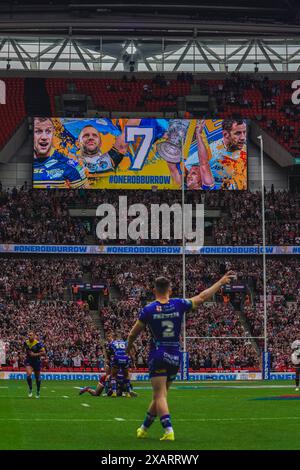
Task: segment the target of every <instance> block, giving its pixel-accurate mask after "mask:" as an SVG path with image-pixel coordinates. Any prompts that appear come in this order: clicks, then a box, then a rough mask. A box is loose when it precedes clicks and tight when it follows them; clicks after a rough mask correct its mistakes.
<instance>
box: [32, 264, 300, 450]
mask: <svg viewBox="0 0 300 470" xmlns="http://www.w3.org/2000/svg"><path fill="white" fill-rule="evenodd" d="M235 277H236V274H235V273H234V272H233V271H229V272H227V273H226V274H225V275H224V276H223V277H222V278H221V279H220V280H219V281H217V282H216V283H215V284H213V285H212V286H211V287H209V288H208V289H206V290H204V291H203V292H201V293H199V294H198V295H196V296H194V297H192V298H191V299H181V298H171V285H170V281H169V280H168V279H166V278H165V277H159V278H157V279H156V281H155V288H154V295H155V301H154V302H151V303H150V304H148V305H146V306H145V307H144V308H143V309H141V311H140V313H139V318H138V320H137V321H136V323H135V324H134V326H133V328H132V330H131V331H130V334H129V337H128V340H127V341H125V340H123V339H116V337H114V338H113V339H112V341H111V342H110V343H109V345H108V348H107V358H108V361H109V362H108V364H107V366H106V371H105V375H103V376H102V377H101V378H100V381H99V383H98V385H97V387H96V389H94V388H91V387H84V388H82V389H81V390H80V392H79V394H80V395H82V394H83V393H86V392H88V393H89V394H90V395H93V396H100V395H101V394H102V395H106V396H110V397H112V398H116V397H117V396H125V397H128V398H131V397H135V396H137V394H136V393H135V392H134V391H133V389H132V384H131V381H130V367H131V357H132V354H133V351H134V342H135V340H136V339H137V337H138V336H139V335H140V334H141V333H142V331H144V330H145V329H146V328H147V329H148V332H149V334H150V336H151V344H150V352H149V357H148V367H149V376H150V379H151V384H152V390H153V397H152V401H151V403H150V405H149V407H148V410H147V412H146V416H145V419H144V421H143V423H142V425H141V426H140V427H139V428H138V429H137V437H138V438H139V439H144V438H146V437H147V433H148V431H149V428H150V427H151V425H152V424H153V423H154V421H155V419H156V418H157V417H159V419H160V422H161V425H162V427H163V430H164V434H163V436H162V438H161V440H167V441H173V440H174V439H175V436H174V430H173V427H172V423H171V417H170V413H169V407H168V402H167V395H168V390H169V388H170V385H171V384H172V382H173V380H174V379H175V378H176V376H177V373H178V371H179V367H180V334H181V327H182V322H183V318H184V315H185V314H186V313H188V312H189V311H191V310H193V309H197V308H198V307H199V306H200V305H201V304H202V303H203V302H206V301H207V300H209V299H210V298H211V297H212V296H213V295H214V294H215V293H217V292H218V291H219V290H220V289H221V288H222V286H223V285H225V284H228V283H230V282H231V281H232V280H233V279H234V278H235ZM25 349H26V353H27V359H26V371H27V382H28V386H29V397H32V378H31V376H32V372H33V371H34V373H35V378H36V384H37V395H36V396H37V398H38V397H39V395H40V385H41V380H40V369H41V356H43V355H45V348H44V346H43V345H42V344H41V343H40V342H39V341H37V339H36V338H35V334H34V332H30V333H29V337H28V339H27V341H26V342H25ZM292 350H293V354H292V363H293V364H294V365H295V367H296V391H298V390H299V376H300V341H298V340H296V341H294V343H293V344H292Z"/></svg>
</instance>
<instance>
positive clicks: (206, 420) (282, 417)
mask: <svg viewBox="0 0 300 470" xmlns="http://www.w3.org/2000/svg"><path fill="white" fill-rule="evenodd" d="M81 405H82V406H90V405H87V404H86V403H81ZM286 420H287V421H289V420H291V421H297V420H300V416H298V417H297V416H285V417H284V416H279V417H259V418H251V417H248V418H194V419H186V418H183V419H180V418H179V419H176V422H178V421H180V422H184V423H190V422H210V421H211V422H214V421H216V422H222V421H224V422H226V421H230V422H231V421H286ZM0 421H28V418H0ZM31 421H36V422H40V421H41V422H43V421H45V422H48V421H58V422H60V421H63V422H64V421H72V422H74V423H76V422H97V423H102V422H103V423H107V422H114V421H115V418H114V419H97V418H86V419H85V418H31ZM126 421H127V422H129V421H130V422H134V423H136V422H137V423H139V422H140V421H141V419H140V418H139V419H126Z"/></svg>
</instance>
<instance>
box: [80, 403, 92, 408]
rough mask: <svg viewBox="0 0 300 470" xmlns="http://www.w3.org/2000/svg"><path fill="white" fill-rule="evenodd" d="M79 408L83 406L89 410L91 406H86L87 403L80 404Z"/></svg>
mask: <svg viewBox="0 0 300 470" xmlns="http://www.w3.org/2000/svg"><path fill="white" fill-rule="evenodd" d="M81 406H85V407H86V408H90V406H91V405H88V404H87V403H81Z"/></svg>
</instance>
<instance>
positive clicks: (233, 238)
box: [0, 189, 300, 245]
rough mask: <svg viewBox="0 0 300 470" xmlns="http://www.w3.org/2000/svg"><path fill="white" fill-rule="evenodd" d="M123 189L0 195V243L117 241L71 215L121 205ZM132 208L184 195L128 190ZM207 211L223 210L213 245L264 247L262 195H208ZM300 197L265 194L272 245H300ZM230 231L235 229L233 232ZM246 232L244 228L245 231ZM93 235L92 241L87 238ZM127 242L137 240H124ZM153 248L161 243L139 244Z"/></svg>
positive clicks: (193, 198) (191, 198)
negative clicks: (102, 236)
mask: <svg viewBox="0 0 300 470" xmlns="http://www.w3.org/2000/svg"><path fill="white" fill-rule="evenodd" d="M119 195H120V193H119V192H118V191H110V192H108V191H106V192H105V191H101V193H100V192H97V191H80V190H79V191H70V192H68V193H67V194H66V193H65V192H64V191H55V192H54V191H32V190H25V189H21V190H17V189H13V190H11V191H9V192H8V191H0V243H20V242H22V243H34V242H38V243H61V244H70V243H71V244H72V243H75V244H76V243H79V244H81V243H86V242H87V241H88V240H89V241H90V243H92V244H93V243H95V244H97V243H98V244H99V243H110V244H111V243H113V241H112V240H99V239H97V237H96V224H97V221H98V220H97V219H96V218H95V217H94V218H91V219H90V220H91V227H90V230H89V231H87V228H86V226H85V225H84V222H83V221H82V220H81V218H80V217H71V216H70V215H69V209H70V208H72V207H75V208H76V207H80V208H82V209H83V208H93V209H95V210H96V208H97V207H98V205H99V204H101V203H105V202H107V203H111V204H114V205H115V206H116V207H117V206H118V198H119ZM126 195H127V197H128V204H131V203H136V202H137V201H139V203H143V204H145V205H146V206H148V207H149V204H150V203H152V204H155V203H157V204H159V203H163V202H164V203H170V204H173V203H175V202H179V203H180V202H181V194H180V192H176V193H175V192H174V191H169V192H167V191H164V192H163V193H162V192H156V193H155V192H153V193H151V196H150V197H149V193H148V192H147V193H145V192H143V191H128V192H127V193H126ZM200 197H201V196H200V195H199V194H197V193H195V192H190V193H189V194H187V202H189V203H194V204H195V203H197V202H201V199H200ZM205 206H206V207H207V208H219V209H221V210H222V216H221V217H220V218H218V219H214V222H213V231H212V237H213V238H212V243H213V244H216V245H226V244H229V245H241V244H246V245H257V244H260V243H262V229H261V194H260V193H259V192H254V193H251V192H242V193H236V192H235V193H234V194H233V193H232V192H230V191H228V192H216V193H207V194H206V195H205ZM299 221H300V193H290V192H285V191H281V192H274V191H270V192H269V193H267V194H266V237H267V243H268V244H270V245H272V244H273V245H274V244H279V245H299V244H300V236H299ZM229 228H230V230H229ZM241 229H243V230H241ZM88 236H89V238H87V237H88ZM119 242H120V243H122V244H132V243H134V241H132V240H130V239H128V240H120V241H119ZM162 242H163V243H164V244H168V243H169V244H180V240H173V239H171V240H163V241H162ZM138 243H139V244H151V243H152V244H153V243H155V244H156V243H157V240H152V241H151V240H139V241H138Z"/></svg>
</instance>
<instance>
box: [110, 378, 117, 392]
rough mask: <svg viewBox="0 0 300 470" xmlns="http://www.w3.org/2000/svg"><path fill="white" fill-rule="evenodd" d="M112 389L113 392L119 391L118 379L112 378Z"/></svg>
mask: <svg viewBox="0 0 300 470" xmlns="http://www.w3.org/2000/svg"><path fill="white" fill-rule="evenodd" d="M111 389H112V392H113V393H117V381H116V380H115V379H111Z"/></svg>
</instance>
